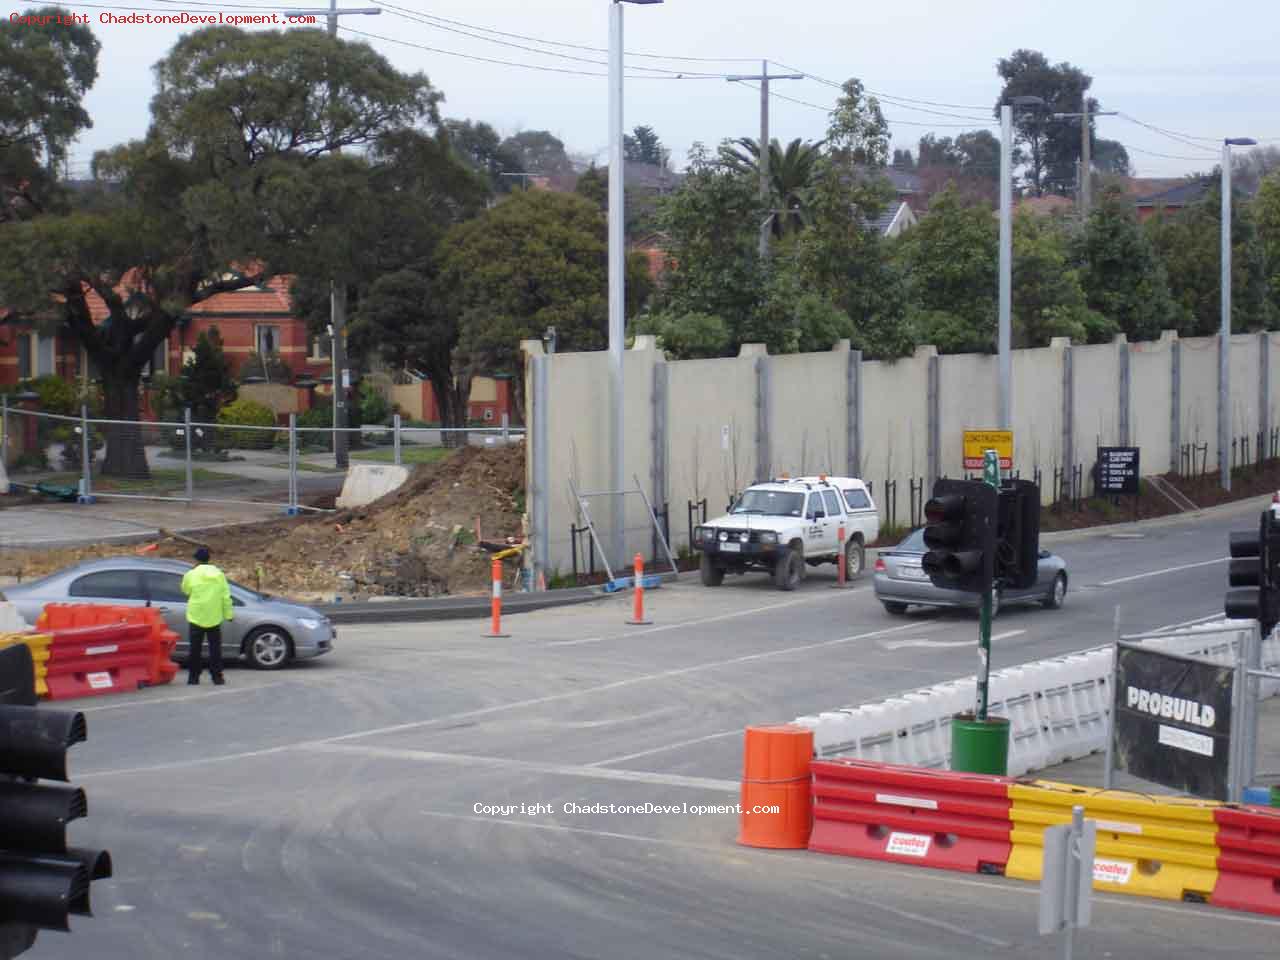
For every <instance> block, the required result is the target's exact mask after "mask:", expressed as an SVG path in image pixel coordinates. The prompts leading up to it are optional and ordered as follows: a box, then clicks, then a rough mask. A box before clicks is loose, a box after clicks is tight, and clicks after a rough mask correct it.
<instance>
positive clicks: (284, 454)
mask: <svg viewBox="0 0 1280 960" xmlns="http://www.w3.org/2000/svg"><path fill="white" fill-rule="evenodd" d="M297 420H298V418H297V416H296V415H294V414H290V415H289V419H288V423H287V424H275V425H270V426H268V425H265V424H248V423H206V422H201V421H196V420H192V419H191V413H190V411H189V410H187V411H184V415H183V418H182V420H181V421H151V420H108V419H102V418H96V417H90V416H89V414H88V410H87V409H82V410H81V415H80V416H79V417H74V416H63V415H58V414H50V413H44V412H40V411H35V410H29V409H24V408H22V407H19V406H14V405H13V404H10V403H9V402H8V398H5V397H0V456H2V457H3V463H4V465H5V467H6V470H7V473H8V478H9V482H10V485H11V487H15V488H16V489H17V490H18V491H20V492H29V493H33V494H38V495H42V496H45V497H48V498H50V499H55V500H65V501H79V502H82V503H89V502H93V501H94V500H113V499H114V500H155V501H173V502H182V503H195V502H202V503H226V504H253V505H263V504H274V505H279V506H280V507H281V508H283V509H284V510H285V511H286V512H288V513H291V514H292V513H299V512H302V511H307V510H325V509H332V508H333V500H334V497H335V496H336V494H337V493H338V492H339V491H340V490H341V487H342V481H343V478H344V477H345V475H346V472H347V467H348V465H358V464H362V463H368V464H379V463H382V464H393V465H402V466H406V467H413V466H415V465H417V464H422V463H431V462H434V461H436V460H440V459H442V458H443V457H444V456H446V455H448V453H449V452H450V450H452V449H455V448H457V447H461V446H466V445H481V446H491V445H500V444H501V445H505V444H509V443H514V442H520V441H522V440H523V437H524V431H523V430H518V429H511V428H510V427H509V425H508V424H507V420H506V416H505V415H503V423H502V426H498V427H479V428H476V427H467V428H443V427H403V426H402V425H401V420H400V417H399V416H398V415H397V416H395V417H393V418H392V420H391V422H390V423H388V424H376V425H365V426H362V427H352V428H344V429H342V430H340V431H339V430H335V429H334V428H333V427H299V426H298V424H297ZM339 433H341V434H342V435H343V438H344V439H345V441H346V442H345V443H338V444H337V447H338V451H337V453H336V454H335V453H334V446H335V443H334V441H335V438H337V437H338V434H339Z"/></svg>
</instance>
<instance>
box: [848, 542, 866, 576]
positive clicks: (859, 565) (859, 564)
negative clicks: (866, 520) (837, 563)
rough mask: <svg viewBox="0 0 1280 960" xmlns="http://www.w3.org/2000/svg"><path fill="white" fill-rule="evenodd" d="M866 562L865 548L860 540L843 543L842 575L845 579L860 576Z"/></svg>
mask: <svg viewBox="0 0 1280 960" xmlns="http://www.w3.org/2000/svg"><path fill="white" fill-rule="evenodd" d="M866 562H867V549H866V547H864V546H863V545H862V541H861V540H850V541H849V542H848V543H846V544H845V545H844V575H845V579H847V580H855V579H857V578H858V577H860V576H862V570H863V567H864V566H865V565H866Z"/></svg>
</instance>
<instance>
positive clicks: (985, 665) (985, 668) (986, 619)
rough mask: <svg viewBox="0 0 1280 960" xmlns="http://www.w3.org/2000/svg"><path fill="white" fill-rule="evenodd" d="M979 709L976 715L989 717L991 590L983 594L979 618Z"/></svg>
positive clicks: (979, 717) (984, 717)
mask: <svg viewBox="0 0 1280 960" xmlns="http://www.w3.org/2000/svg"><path fill="white" fill-rule="evenodd" d="M978 659H979V660H980V661H981V665H980V666H979V669H978V709H977V710H976V711H975V712H974V717H975V718H976V719H978V720H980V721H985V720H986V719H987V684H988V683H989V682H990V678H991V591H990V590H987V591H986V592H985V593H983V594H982V615H981V616H980V617H979V618H978Z"/></svg>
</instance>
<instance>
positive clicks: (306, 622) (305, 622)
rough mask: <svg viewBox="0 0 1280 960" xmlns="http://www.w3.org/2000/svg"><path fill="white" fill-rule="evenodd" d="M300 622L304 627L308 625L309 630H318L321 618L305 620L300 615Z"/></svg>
mask: <svg viewBox="0 0 1280 960" xmlns="http://www.w3.org/2000/svg"><path fill="white" fill-rule="evenodd" d="M298 622H299V623H300V624H302V625H303V626H304V627H306V628H307V629H308V630H317V629H319V627H320V621H319V620H304V619H302V618H301V617H299V618H298Z"/></svg>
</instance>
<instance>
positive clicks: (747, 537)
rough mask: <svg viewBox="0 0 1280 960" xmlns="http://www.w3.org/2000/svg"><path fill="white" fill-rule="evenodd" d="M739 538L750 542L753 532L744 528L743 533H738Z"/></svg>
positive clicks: (744, 541)
mask: <svg viewBox="0 0 1280 960" xmlns="http://www.w3.org/2000/svg"><path fill="white" fill-rule="evenodd" d="M738 539H739V540H740V541H742V542H743V543H747V542H749V541H750V540H751V534H749V533H747V532H746V531H745V530H744V531H742V533H740V534H738Z"/></svg>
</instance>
